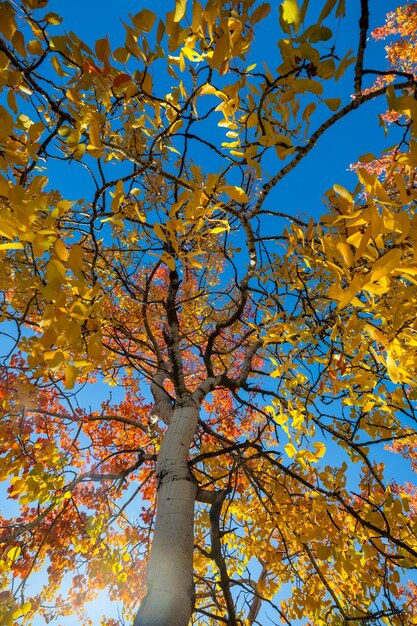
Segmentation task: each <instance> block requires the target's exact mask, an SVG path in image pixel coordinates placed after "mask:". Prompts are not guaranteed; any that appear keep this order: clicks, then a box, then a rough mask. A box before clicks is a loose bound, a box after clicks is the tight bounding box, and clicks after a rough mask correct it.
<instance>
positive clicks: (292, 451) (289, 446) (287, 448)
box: [284, 443, 297, 459]
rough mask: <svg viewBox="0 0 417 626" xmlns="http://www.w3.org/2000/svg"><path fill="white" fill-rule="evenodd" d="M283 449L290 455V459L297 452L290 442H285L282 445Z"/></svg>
mask: <svg viewBox="0 0 417 626" xmlns="http://www.w3.org/2000/svg"><path fill="white" fill-rule="evenodd" d="M284 450H285V452H286V453H287V455H288V456H289V457H290V459H293V458H294V457H295V455H296V454H297V450H296V448H295V447H294V446H293V444H292V443H287V445H286V446H284Z"/></svg>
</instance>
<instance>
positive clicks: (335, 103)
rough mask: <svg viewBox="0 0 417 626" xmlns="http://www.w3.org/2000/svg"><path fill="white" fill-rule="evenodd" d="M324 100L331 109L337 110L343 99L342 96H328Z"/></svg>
mask: <svg viewBox="0 0 417 626" xmlns="http://www.w3.org/2000/svg"><path fill="white" fill-rule="evenodd" d="M324 102H325V103H326V104H327V106H328V107H329V109H330V111H337V109H338V108H339V107H340V103H341V102H342V100H341V99H340V98H326V99H325V101H324Z"/></svg>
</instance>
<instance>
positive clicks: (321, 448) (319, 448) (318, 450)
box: [313, 441, 326, 459]
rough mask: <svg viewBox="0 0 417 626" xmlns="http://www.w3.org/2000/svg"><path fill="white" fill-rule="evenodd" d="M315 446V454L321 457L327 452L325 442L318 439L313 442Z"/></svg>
mask: <svg viewBox="0 0 417 626" xmlns="http://www.w3.org/2000/svg"><path fill="white" fill-rule="evenodd" d="M313 448H314V449H315V455H316V456H317V457H318V458H319V459H320V458H321V457H322V456H324V454H325V452H326V446H325V445H324V443H322V442H321V441H317V442H316V443H313Z"/></svg>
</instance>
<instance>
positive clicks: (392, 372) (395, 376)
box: [387, 352, 400, 383]
mask: <svg viewBox="0 0 417 626" xmlns="http://www.w3.org/2000/svg"><path fill="white" fill-rule="evenodd" d="M387 372H388V376H389V377H390V378H391V380H392V382H393V383H398V382H399V380H400V373H399V371H398V367H397V364H396V362H395V359H394V358H393V356H392V354H391V353H390V352H387Z"/></svg>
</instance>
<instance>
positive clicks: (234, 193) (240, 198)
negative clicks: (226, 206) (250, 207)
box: [219, 185, 249, 202]
mask: <svg viewBox="0 0 417 626" xmlns="http://www.w3.org/2000/svg"><path fill="white" fill-rule="evenodd" d="M219 191H223V192H224V193H225V194H227V195H228V196H229V198H231V199H232V200H236V202H249V198H248V196H247V194H246V193H245V192H244V191H243V189H242V188H241V187H235V186H233V185H224V186H223V187H220V188H219Z"/></svg>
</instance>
